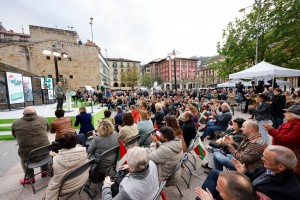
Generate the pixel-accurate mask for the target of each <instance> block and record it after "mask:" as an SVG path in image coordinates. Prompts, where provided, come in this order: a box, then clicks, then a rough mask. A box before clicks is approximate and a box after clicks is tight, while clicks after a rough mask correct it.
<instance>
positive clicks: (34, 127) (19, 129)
mask: <svg viewBox="0 0 300 200" xmlns="http://www.w3.org/2000/svg"><path fill="white" fill-rule="evenodd" d="M48 130H49V126H48V121H47V119H46V118H45V117H41V116H38V115H37V114H36V112H35V109H34V108H33V107H31V106H30V107H26V108H25V109H24V112H23V117H22V118H20V119H18V120H16V121H15V122H14V123H13V124H12V135H13V136H14V137H15V138H16V139H17V143H18V145H19V150H18V154H19V156H20V158H21V165H22V168H23V171H24V173H26V165H25V163H26V162H27V160H28V155H29V153H30V152H31V151H32V150H33V149H36V148H39V147H42V146H46V145H49V144H50V142H49V139H48V136H47V131H48ZM41 159H42V157H35V160H36V161H39V160H41ZM41 170H42V174H41V175H42V177H45V176H46V175H47V173H46V172H45V171H47V165H45V166H42V167H41ZM29 178H31V181H32V182H33V183H34V182H35V178H34V170H33V169H28V170H27V175H26V180H24V178H23V179H21V180H20V181H19V182H20V184H23V183H24V181H25V183H26V184H30V181H29Z"/></svg>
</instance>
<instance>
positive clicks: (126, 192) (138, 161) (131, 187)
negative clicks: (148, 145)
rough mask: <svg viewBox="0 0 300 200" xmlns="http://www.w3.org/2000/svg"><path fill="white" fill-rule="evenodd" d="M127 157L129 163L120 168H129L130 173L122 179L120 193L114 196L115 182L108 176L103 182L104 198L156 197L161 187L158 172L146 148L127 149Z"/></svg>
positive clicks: (147, 198)
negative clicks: (113, 186)
mask: <svg viewBox="0 0 300 200" xmlns="http://www.w3.org/2000/svg"><path fill="white" fill-rule="evenodd" d="M127 158H128V159H127V163H128V165H123V166H122V167H121V168H120V169H121V170H126V169H128V171H129V174H127V175H126V176H125V177H124V178H123V180H122V181H121V183H120V185H119V188H118V189H119V192H118V194H117V195H116V196H114V197H113V195H112V185H113V182H112V181H111V178H110V177H109V176H107V177H106V178H105V180H104V182H103V187H102V199H103V200H111V199H115V200H117V199H120V200H131V199H143V200H152V199H154V197H155V195H156V193H157V192H158V189H159V181H158V173H157V167H156V165H155V163H154V162H153V161H151V160H149V156H148V153H147V151H146V149H144V148H141V147H133V148H131V149H129V150H128V151H127Z"/></svg>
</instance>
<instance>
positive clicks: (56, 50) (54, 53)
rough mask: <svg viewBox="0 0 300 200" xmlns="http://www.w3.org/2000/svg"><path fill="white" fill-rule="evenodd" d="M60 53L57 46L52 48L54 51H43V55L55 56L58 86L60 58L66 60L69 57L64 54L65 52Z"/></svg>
mask: <svg viewBox="0 0 300 200" xmlns="http://www.w3.org/2000/svg"><path fill="white" fill-rule="evenodd" d="M58 51H59V49H57V48H56V47H55V45H53V46H52V50H43V54H45V55H48V56H50V55H53V57H54V67H55V79H56V84H57V83H58V82H59V72H58V62H57V60H58V57H60V56H63V57H64V58H67V57H68V55H67V54H66V53H64V52H62V53H59V52H58Z"/></svg>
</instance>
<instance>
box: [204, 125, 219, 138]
mask: <svg viewBox="0 0 300 200" xmlns="http://www.w3.org/2000/svg"><path fill="white" fill-rule="evenodd" d="M221 130H222V128H221V127H219V126H208V127H207V128H206V129H205V131H204V133H203V135H202V136H201V137H203V138H205V137H206V136H208V135H210V136H211V137H213V136H214V132H215V131H221Z"/></svg>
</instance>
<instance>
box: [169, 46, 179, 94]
mask: <svg viewBox="0 0 300 200" xmlns="http://www.w3.org/2000/svg"><path fill="white" fill-rule="evenodd" d="M177 54H178V52H177V51H175V50H173V52H172V53H169V54H168V57H167V60H169V59H171V60H173V62H174V63H173V64H174V82H175V91H176V92H177V75H176V55H177ZM171 77H172V76H171Z"/></svg>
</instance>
